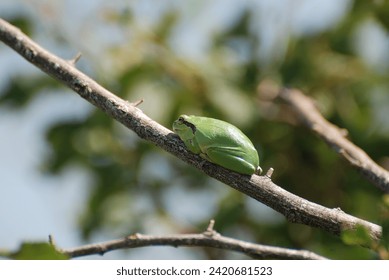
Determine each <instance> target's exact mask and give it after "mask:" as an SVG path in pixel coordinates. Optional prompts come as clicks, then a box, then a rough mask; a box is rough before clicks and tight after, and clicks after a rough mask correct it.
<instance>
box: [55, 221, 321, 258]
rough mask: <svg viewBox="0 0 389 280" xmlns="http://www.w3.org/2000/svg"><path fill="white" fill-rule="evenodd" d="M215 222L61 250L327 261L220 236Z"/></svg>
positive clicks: (72, 253) (70, 252)
mask: <svg viewBox="0 0 389 280" xmlns="http://www.w3.org/2000/svg"><path fill="white" fill-rule="evenodd" d="M213 223H214V221H213V220H211V222H210V226H208V228H207V230H206V231H205V232H203V233H201V234H172V235H165V236H152V235H144V234H139V233H136V234H132V235H129V236H127V237H124V238H121V239H116V240H111V241H107V242H102V243H96V244H90V245H86V246H81V247H77V248H73V249H66V250H60V251H61V252H62V253H64V254H66V255H68V256H69V257H70V258H75V257H81V256H87V255H94V254H100V255H103V254H105V253H106V252H109V251H113V250H118V249H128V248H139V247H145V246H156V245H159V246H160V245H170V246H173V247H179V246H191V247H192V246H197V247H200V246H202V247H211V248H218V249H226V250H231V251H236V252H239V253H243V254H246V255H248V256H250V257H252V258H256V259H282V260H325V259H326V258H324V257H322V256H320V255H317V254H315V253H313V252H310V251H306V250H293V249H286V248H280V247H274V246H265V245H259V244H253V243H249V242H245V241H241V240H237V239H233V238H228V237H224V236H222V235H220V234H219V233H217V232H216V231H215V230H214V229H213Z"/></svg>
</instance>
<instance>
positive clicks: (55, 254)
mask: <svg viewBox="0 0 389 280" xmlns="http://www.w3.org/2000/svg"><path fill="white" fill-rule="evenodd" d="M0 256H1V257H6V258H9V259H13V260H68V259H69V257H68V256H66V255H64V254H63V253H61V252H59V251H58V250H57V249H56V248H55V247H54V246H53V245H51V244H49V243H43V242H42V243H38V242H25V243H23V244H21V245H20V248H19V249H18V250H17V251H15V252H8V253H5V252H0Z"/></svg>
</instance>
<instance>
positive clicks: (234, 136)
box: [195, 117, 256, 152]
mask: <svg viewBox="0 0 389 280" xmlns="http://www.w3.org/2000/svg"><path fill="white" fill-rule="evenodd" d="M197 118H198V120H197V124H196V132H195V134H196V137H197V138H198V141H199V142H201V144H202V145H213V144H217V145H220V144H223V145H225V146H228V147H240V148H242V149H243V150H246V149H247V152H249V151H255V152H256V150H255V148H254V145H253V144H252V142H251V140H250V139H249V138H248V137H247V136H246V135H245V134H244V133H243V132H242V131H241V130H240V129H239V128H237V127H236V126H234V125H232V124H230V123H228V122H225V121H222V120H218V119H213V118H206V117H197Z"/></svg>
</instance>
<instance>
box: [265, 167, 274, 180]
mask: <svg viewBox="0 0 389 280" xmlns="http://www.w3.org/2000/svg"><path fill="white" fill-rule="evenodd" d="M273 172H274V169H273V168H272V167H270V168H269V170H268V171H267V172H266V175H265V176H267V177H268V178H271V176H272V175H273Z"/></svg>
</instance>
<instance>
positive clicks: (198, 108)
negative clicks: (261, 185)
mask: <svg viewBox="0 0 389 280" xmlns="http://www.w3.org/2000/svg"><path fill="white" fill-rule="evenodd" d="M384 2H385V1H384ZM180 17H182V15H179V14H177V13H175V12H169V13H167V14H166V15H165V16H164V17H161V20H160V22H159V23H158V24H157V25H156V28H155V30H151V31H150V30H148V31H146V30H142V29H139V28H138V26H137V25H136V19H135V18H134V17H133V16H132V15H131V12H129V11H128V10H125V11H123V13H122V14H120V13H118V14H111V15H110V17H109V20H110V23H111V24H118V25H122V26H123V28H126V29H129V30H133V31H134V32H133V34H132V37H131V40H130V39H129V40H128V42H127V43H125V44H121V45H117V46H115V47H112V48H111V50H110V52H109V53H107V54H106V55H105V57H103V58H102V59H105V60H109V61H111V64H112V65H113V67H112V69H114V71H112V72H111V73H106V72H104V70H102V73H100V74H98V75H100V76H101V80H102V81H103V83H104V84H105V86H106V87H107V88H108V89H110V90H112V91H113V92H115V93H116V94H118V95H120V96H121V97H122V98H124V99H127V100H130V101H135V100H138V99H140V98H144V99H145V102H144V103H143V104H142V105H140V108H141V109H142V110H143V111H144V112H145V113H147V114H148V115H150V116H151V117H152V118H154V119H155V120H156V121H158V122H160V123H162V124H163V125H165V126H167V127H169V128H170V126H171V123H172V122H173V120H175V119H176V118H177V116H178V115H179V114H182V113H186V114H197V115H204V116H209V117H214V118H219V119H223V120H226V121H228V122H231V123H233V124H235V125H237V126H239V127H240V128H241V129H242V130H243V131H245V132H246V134H247V135H248V136H249V138H251V139H252V141H253V143H254V144H255V146H256V147H257V148H258V151H259V153H260V158H261V166H262V168H263V169H264V170H265V171H266V170H267V169H268V168H269V167H273V168H274V169H275V173H274V175H273V180H274V181H275V182H276V183H277V184H278V185H280V186H283V187H284V188H285V189H287V190H288V191H291V192H293V193H295V194H297V195H299V196H302V197H304V198H306V199H308V200H311V201H314V202H316V203H318V204H321V205H323V206H326V207H329V208H332V207H340V208H341V209H342V210H344V211H345V212H347V213H349V214H351V215H355V216H357V217H360V218H363V219H366V220H369V221H371V222H375V223H380V224H387V223H388V216H387V209H386V210H385V211H386V212H385V213H386V214H385V215H386V216H385V218H384V222H383V221H382V220H380V217H382V213H384V212H383V210H382V208H380V207H379V205H380V204H381V203H382V193H381V192H380V191H379V190H378V189H377V188H376V187H374V186H372V185H371V184H370V183H368V182H367V181H366V180H365V179H364V178H362V177H361V176H360V175H359V174H358V173H357V172H356V171H355V170H353V169H352V168H351V167H350V166H349V165H348V164H347V163H345V162H343V161H342V160H341V159H340V158H339V157H338V156H337V155H336V153H335V152H333V151H332V150H331V149H330V148H329V147H328V146H326V145H325V144H324V143H322V142H321V141H320V140H319V139H318V138H317V137H315V136H314V135H312V133H311V132H310V131H308V130H307V129H305V128H304V127H301V126H296V125H295V122H294V123H293V122H285V119H288V113H289V114H290V112H288V109H286V110H285V108H284V107H282V104H270V105H269V104H268V103H266V102H264V101H262V100H261V99H260V98H259V97H258V95H257V93H256V87H257V85H258V83H259V82H260V81H261V80H262V79H264V78H272V79H275V80H278V81H279V82H280V83H281V84H284V85H288V86H292V87H298V88H300V89H302V90H303V91H304V92H305V93H306V94H308V95H311V96H312V97H313V98H314V99H315V100H317V103H318V106H319V107H320V109H321V111H322V112H323V114H324V115H325V117H326V118H327V119H328V120H329V121H331V122H333V123H335V124H336V125H338V126H340V127H344V128H346V129H347V130H348V131H349V137H350V139H351V140H352V141H353V142H355V143H356V144H357V145H359V146H360V147H361V148H363V149H364V150H366V151H367V152H368V154H369V155H370V156H371V157H372V158H373V159H374V160H375V161H377V162H378V163H381V164H385V163H386V167H388V156H387V155H388V154H389V145H388V140H389V133H388V129H387V130H386V131H383V130H381V127H380V125H381V123H380V120H381V119H379V118H378V117H377V116H382V114H384V115H385V113H384V112H381V111H382V110H384V111H385V112H386V114H387V108H388V106H389V103H388V102H389V101H388V99H387V98H386V99H385V97H384V96H383V95H387V94H388V93H387V92H388V88H389V82H388V81H389V79H388V78H389V68H387V69H386V71H384V72H383V71H375V69H374V68H373V67H371V66H369V65H367V64H366V63H365V62H364V61H363V60H362V59H361V58H360V57H359V56H358V55H357V53H356V51H355V49H354V47H353V32H355V30H356V29H357V28H358V26H360V24H361V23H363V21H364V20H366V19H372V20H374V21H375V22H376V24H377V25H382V26H383V27H384V28H386V32H388V20H387V19H389V9H388V6H387V2H385V3H384V4H375V3H372V2H371V1H361V0H359V1H354V2H353V7H352V9H351V10H350V11H349V12H348V13H347V14H346V15H345V16H344V18H343V19H342V21H341V22H339V23H338V24H337V25H336V26H335V27H333V28H331V29H329V30H326V31H323V32H319V33H316V34H310V35H309V36H301V37H292V38H290V41H289V45H288V49H287V52H286V54H285V57H284V59H283V60H281V61H275V62H272V63H271V64H270V65H267V66H266V67H263V65H261V63H260V62H258V61H259V60H258V59H257V49H258V48H261V42H260V41H259V39H258V37H257V36H256V35H255V34H254V33H253V32H252V29H250V28H252V26H251V27H250V23H251V22H252V14H251V13H250V12H249V11H246V12H245V13H242V15H241V17H240V18H239V19H238V20H236V22H235V24H234V25H232V26H231V27H230V28H229V29H228V30H225V31H223V32H221V33H218V34H217V35H215V37H214V38H213V39H214V40H213V45H212V47H211V48H210V50H209V52H208V53H204V57H203V58H202V59H201V60H199V61H193V60H190V59H186V58H185V57H183V56H180V55H179V54H177V53H176V52H175V50H174V47H173V46H172V44H171V43H170V38H171V36H172V34H173V33H174V30H175V27H176V25H177V24H178V21H179V19H180ZM240 44H244V46H246V47H245V50H246V53H245V59H239V46H240ZM95 78H96V80H97V81H98V82H99V80H100V79H99V77H95ZM16 81H17V82H16ZM19 81H20V79H18V80H15V81H11V82H10V83H9V85H8V90H7V92H6V94H4V95H2V96H1V97H0V101H1V102H8V104H9V103H11V104H14V105H17V106H23V105H25V104H26V102H28V101H29V100H30V99H31V98H33V93H37V92H39V90H41V89H42V88H44V87H46V88H47V87H52V82H48V80H46V79H45V78H42V79H35V80H34V81H29V80H28V79H26V82H23V83H20V82H19ZM26 92H28V95H27V94H26ZM375 98H378V100H386V102H387V103H384V105H385V106H383V105H382V102H378V103H377V102H375V101H374V100H375ZM380 105H381V106H380ZM380 110H381V111H380ZM285 116H286V117H285ZM386 121H388V118H386ZM47 141H48V143H49V145H50V148H51V149H52V153H51V154H50V156H49V157H47V158H46V159H44V166H45V167H46V170H47V171H50V172H52V173H58V172H61V171H62V170H63V169H64V168H65V167H66V166H68V165H70V164H80V165H82V166H83V167H84V168H86V169H87V170H88V171H89V172H90V173H91V174H93V176H94V181H93V186H92V188H91V193H90V198H89V202H88V207H87V210H86V212H85V213H84V214H83V216H82V218H81V220H80V229H81V231H82V233H83V236H84V237H85V239H88V238H90V237H92V236H93V234H95V233H98V232H101V231H103V232H114V234H115V235H117V236H121V235H126V234H129V233H132V232H136V231H139V232H145V231H146V232H145V233H148V232H147V229H148V228H147V227H146V224H147V219H151V217H152V216H153V217H157V220H159V221H163V222H164V223H168V224H170V225H173V227H175V228H176V232H187V231H191V232H194V231H195V232H198V231H202V230H204V229H205V227H206V225H207V223H208V221H209V219H212V218H215V220H216V226H215V227H216V230H218V231H219V232H221V234H225V235H227V236H232V237H236V236H234V234H237V236H238V237H240V236H242V239H246V240H249V241H252V242H258V243H263V244H269V245H275V246H285V247H289V248H302V249H308V250H312V251H314V252H315V253H318V254H322V255H324V256H326V257H329V258H335V259H343V258H346V259H361V258H368V259H370V258H377V257H378V255H377V252H374V251H372V250H369V249H366V248H363V247H360V246H352V245H350V244H354V243H358V242H357V241H358V240H357V239H358V238H359V239H363V240H364V241H366V240H365V239H364V238H365V235H364V231H363V230H361V231H359V232H358V233H357V234H354V235H353V234H347V233H346V234H345V235H343V240H346V241H347V242H346V244H345V243H343V242H342V239H341V238H338V237H334V236H331V235H329V234H327V233H325V232H322V231H321V230H318V229H314V228H310V227H307V226H304V225H296V224H290V223H287V222H286V221H285V220H284V219H280V218H279V217H278V216H277V215H276V214H275V213H272V212H271V211H269V214H268V215H269V216H274V219H273V218H272V217H269V218H268V219H263V218H260V217H257V216H256V215H252V214H250V213H252V212H250V210H251V209H249V208H250V206H249V204H247V200H246V199H245V197H244V196H243V195H242V194H240V193H237V192H236V191H235V190H232V189H229V188H228V187H220V186H219V185H218V184H217V183H216V182H215V181H214V180H208V178H206V177H205V175H204V174H201V173H200V172H199V171H197V170H194V168H192V167H189V166H186V165H185V164H183V163H182V162H180V161H179V160H178V159H176V158H173V157H172V156H170V155H168V154H166V153H164V152H161V151H160V150H159V149H158V148H156V147H154V146H153V145H151V144H150V143H146V142H144V141H142V140H140V139H137V138H136V136H135V135H134V134H133V133H132V132H130V131H127V130H125V129H124V128H123V127H121V126H120V125H118V124H116V123H115V122H114V121H113V120H112V119H110V118H109V117H108V116H106V115H104V114H103V113H102V112H99V111H94V112H93V113H91V114H90V115H89V116H88V117H87V118H86V119H85V120H82V121H69V122H65V123H57V124H55V125H53V126H52V127H50V128H49V129H48V130H47ZM157 163H158V164H157ZM174 186H179V187H180V188H182V189H184V190H188V191H189V190H191V191H193V190H195V191H196V190H198V191H203V190H204V189H205V190H209V193H210V194H211V193H212V194H216V195H217V196H218V197H219V199H218V202H216V203H215V205H213V206H214V207H213V209H214V210H213V211H211V212H210V213H209V215H207V217H206V218H205V219H202V220H201V221H197V223H196V224H193V223H189V222H188V223H184V224H182V223H181V222H180V221H175V220H174V219H172V218H171V213H169V211H168V210H167V207H166V198H165V197H164V194H166V193H167V191H168V189H169V188H172V187H174ZM145 197H146V199H143V198H145ZM170 202H171V201H170ZM173 202H174V203H176V204H177V206H176V209H177V210H176V211H179V209H180V207H185V205H180V201H174V200H173ZM145 203H146V204H145ZM203 203H205V202H204V201H198V202H197V204H198V208H201V207H203V206H202V204H203ZM258 214H259V213H258ZM258 216H260V215H258ZM277 217H278V218H277ZM166 221H168V222H166ZM161 223H162V222H161ZM155 227H159V225H158V224H155ZM387 228H388V227H387V226H386V227H385V230H387ZM384 234H385V232H384ZM385 236H388V235H387V234H386V235H385ZM359 241H360V240H359ZM385 242H387V241H385ZM384 250H385V249H384ZM386 250H387V247H386ZM204 252H205V253H206V254H207V255H208V257H209V258H228V256H229V255H228V252H225V251H221V250H216V251H215V250H209V249H206V250H204ZM215 252H216V253H215ZM234 256H235V255H234ZM235 257H236V256H235Z"/></svg>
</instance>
